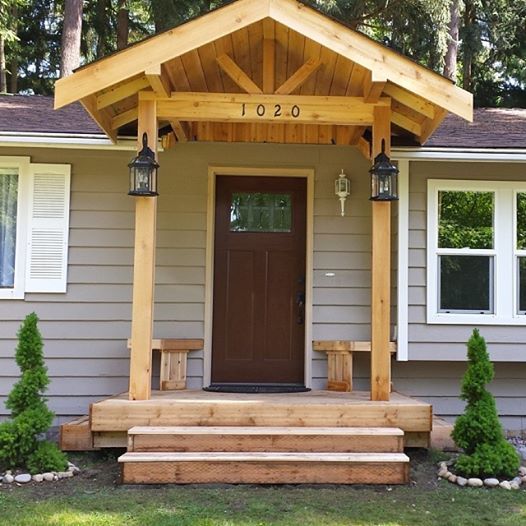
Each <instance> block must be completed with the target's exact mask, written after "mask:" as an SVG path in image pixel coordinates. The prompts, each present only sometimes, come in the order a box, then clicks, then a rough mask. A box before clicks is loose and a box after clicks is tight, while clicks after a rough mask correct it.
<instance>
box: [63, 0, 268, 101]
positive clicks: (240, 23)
mask: <svg viewBox="0 0 526 526" xmlns="http://www.w3.org/2000/svg"><path fill="white" fill-rule="evenodd" d="M268 14H269V2H268V0H238V1H237V2H233V3H232V4H230V5H227V6H225V7H223V8H221V9H217V10H216V11H214V12H212V13H209V14H207V15H206V16H202V17H199V18H196V19H194V20H191V21H189V22H187V23H185V24H182V25H181V26H179V27H175V28H173V29H170V30H169V31H165V32H163V33H160V34H158V35H155V36H154V37H152V38H149V39H147V40H144V41H143V42H139V43H137V44H135V45H133V46H130V47H129V48H127V49H124V50H122V51H120V52H119V53H117V54H115V55H112V56H109V57H107V58H104V59H101V60H97V62H95V63H94V64H92V65H91V66H86V67H84V68H81V69H80V70H78V71H76V72H75V73H74V74H73V75H70V76H69V77H64V78H62V79H59V80H58V81H57V82H56V84H55V108H61V107H62V106H66V105H67V104H71V103H72V102H75V101H77V100H80V99H82V98H84V97H86V96H87V95H91V94H93V93H95V92H99V91H101V90H103V89H105V88H107V87H109V86H112V85H114V84H117V83H118V82H122V81H123V80H126V79H128V78H130V77H133V76H135V75H140V74H142V73H143V72H144V70H145V69H146V68H148V67H149V66H151V65H152V64H162V63H164V62H168V61H169V60H172V59H173V58H174V57H180V56H181V55H183V54H184V53H188V52H189V51H192V50H194V49H197V48H198V47H200V46H204V45H205V44H208V43H210V42H213V41H214V40H217V39H219V38H221V37H223V36H225V35H229V34H230V33H233V32H234V31H237V30H239V29H242V28H244V27H247V26H249V25H250V24H254V23H256V22H259V21H260V20H263V19H264V18H266V17H268Z"/></svg>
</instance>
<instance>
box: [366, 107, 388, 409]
mask: <svg viewBox="0 0 526 526" xmlns="http://www.w3.org/2000/svg"><path fill="white" fill-rule="evenodd" d="M382 141H385V142H384V144H385V152H386V153H387V154H388V155H389V154H390V151H391V109H390V108H375V110H374V123H373V152H372V153H373V159H374V158H375V157H376V156H377V155H378V154H379V153H380V152H381V151H382ZM372 208H373V210H372V214H373V217H372V222H373V224H372V269H371V270H372V283H371V400H374V401H376V400H382V401H387V400H389V397H390V388H391V354H390V349H389V346H390V341H389V333H390V330H391V326H390V309H391V203H390V202H389V201H373V202H372Z"/></svg>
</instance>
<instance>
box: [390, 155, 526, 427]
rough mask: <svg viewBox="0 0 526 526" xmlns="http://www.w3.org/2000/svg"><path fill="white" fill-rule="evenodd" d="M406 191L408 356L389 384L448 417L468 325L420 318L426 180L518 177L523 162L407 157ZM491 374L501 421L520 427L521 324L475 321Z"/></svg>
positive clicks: (524, 334) (525, 351) (523, 175)
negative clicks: (416, 159) (492, 365)
mask: <svg viewBox="0 0 526 526" xmlns="http://www.w3.org/2000/svg"><path fill="white" fill-rule="evenodd" d="M410 174H411V175H410V189H409V192H410V195H409V208H410V212H409V214H410V215H409V225H410V231H409V359H410V360H411V361H410V362H407V363H398V364H396V365H395V367H394V377H395V379H396V383H395V387H396V388H397V389H399V390H400V391H401V392H404V393H407V394H409V395H413V396H418V397H419V398H421V399H423V400H426V401H428V402H430V403H432V404H433V406H434V411H435V413H437V414H440V415H444V416H446V417H449V418H450V419H451V418H453V417H455V416H456V415H458V414H459V413H460V412H462V408H463V403H462V401H461V400H460V399H459V398H458V395H459V389H460V381H461V377H462V374H463V372H464V370H465V365H466V364H465V360H466V341H467V340H468V338H469V336H470V334H471V331H472V330H473V327H472V326H467V325H432V324H427V323H426V301H427V299H426V280H427V275H426V257H427V253H426V245H427V234H426V225H427V180H428V179H474V180H477V179H480V180H489V181H513V180H517V181H524V180H525V179H526V166H525V165H524V164H511V163H510V164H504V163H449V162H412V163H411V168H410ZM480 331H481V334H482V335H483V336H484V337H485V338H486V341H487V343H488V350H489V352H490V356H491V359H492V360H493V361H494V362H495V380H494V381H493V383H492V384H491V386H490V388H491V390H492V392H493V393H494V394H495V396H496V399H497V407H498V409H499V414H500V415H501V419H502V421H503V423H504V425H505V426H506V427H507V428H509V429H515V430H521V429H524V424H525V423H526V422H523V419H524V418H525V415H526V409H525V408H526V364H525V363H505V362H526V327H516V326H515V327H513V326H511V327H510V326H489V325H482V326H480Z"/></svg>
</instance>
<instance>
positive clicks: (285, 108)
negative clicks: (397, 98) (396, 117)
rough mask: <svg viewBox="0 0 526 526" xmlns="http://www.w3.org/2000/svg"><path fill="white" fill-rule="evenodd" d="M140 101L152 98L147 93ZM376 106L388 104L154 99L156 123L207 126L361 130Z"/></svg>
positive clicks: (232, 97)
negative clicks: (265, 124)
mask: <svg viewBox="0 0 526 526" xmlns="http://www.w3.org/2000/svg"><path fill="white" fill-rule="evenodd" d="M140 97H142V98H145V99H147V98H152V97H153V98H156V97H155V96H154V95H153V94H149V93H147V92H142V93H141V94H140ZM376 106H390V100H389V99H387V100H384V99H380V100H379V101H378V103H377V104H367V103H365V102H364V101H363V98H362V97H317V96H301V95H266V94H237V93H179V92H174V93H172V97H171V98H169V99H157V110H158V116H159V118H160V119H170V118H173V117H176V118H177V117H178V118H180V119H181V120H185V121H210V122H255V123H257V122H268V123H287V122H290V123H294V124H302V123H303V124H337V125H362V126H363V125H370V124H372V122H373V111H374V108H375V107H376Z"/></svg>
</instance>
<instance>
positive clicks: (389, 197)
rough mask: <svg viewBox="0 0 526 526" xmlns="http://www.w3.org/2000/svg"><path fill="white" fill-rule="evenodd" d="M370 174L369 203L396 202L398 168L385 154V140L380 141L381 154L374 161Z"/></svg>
mask: <svg viewBox="0 0 526 526" xmlns="http://www.w3.org/2000/svg"><path fill="white" fill-rule="evenodd" d="M369 173H370V174H371V201H398V168H397V167H396V166H395V165H394V164H393V163H392V162H391V159H389V157H388V156H387V155H386V153H385V140H382V153H379V154H378V155H377V156H376V159H375V160H374V165H373V167H372V168H371V169H370V170H369Z"/></svg>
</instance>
